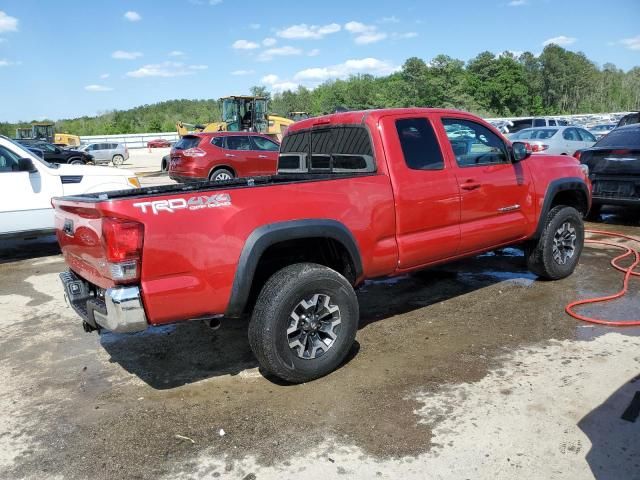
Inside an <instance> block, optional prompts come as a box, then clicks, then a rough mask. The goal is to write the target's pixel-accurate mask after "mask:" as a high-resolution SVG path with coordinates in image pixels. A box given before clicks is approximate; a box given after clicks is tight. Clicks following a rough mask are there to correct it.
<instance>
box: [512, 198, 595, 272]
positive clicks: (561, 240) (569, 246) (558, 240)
mask: <svg viewBox="0 0 640 480" xmlns="http://www.w3.org/2000/svg"><path fill="white" fill-rule="evenodd" d="M545 222H546V223H545V227H544V230H543V231H542V235H540V238H539V239H538V240H537V241H534V242H532V243H530V244H528V245H527V246H526V247H525V257H526V259H527V266H528V267H529V270H531V271H532V272H533V273H535V274H536V275H538V276H539V277H542V278H545V279H547V280H559V279H561V278H565V277H568V276H569V275H571V274H572V273H573V271H574V270H575V268H576V266H577V265H578V261H579V260H580V254H581V253H582V249H583V247H584V223H583V221H582V215H581V214H580V212H578V211H577V210H576V209H575V208H573V207H567V206H564V205H559V206H557V207H554V208H552V209H551V211H550V212H549V213H548V214H547V218H546V220H545Z"/></svg>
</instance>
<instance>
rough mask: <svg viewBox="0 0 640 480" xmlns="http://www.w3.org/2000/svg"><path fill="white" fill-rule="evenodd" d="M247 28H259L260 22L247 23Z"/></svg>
mask: <svg viewBox="0 0 640 480" xmlns="http://www.w3.org/2000/svg"><path fill="white" fill-rule="evenodd" d="M249 28H250V29H251V30H260V24H259V23H251V24H249Z"/></svg>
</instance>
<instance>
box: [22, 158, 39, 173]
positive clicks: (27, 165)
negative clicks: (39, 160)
mask: <svg viewBox="0 0 640 480" xmlns="http://www.w3.org/2000/svg"><path fill="white" fill-rule="evenodd" d="M18 171H19V172H29V173H34V172H37V171H38V169H37V168H36V166H35V165H34V164H33V161H32V160H31V159H30V158H20V159H19V160H18Z"/></svg>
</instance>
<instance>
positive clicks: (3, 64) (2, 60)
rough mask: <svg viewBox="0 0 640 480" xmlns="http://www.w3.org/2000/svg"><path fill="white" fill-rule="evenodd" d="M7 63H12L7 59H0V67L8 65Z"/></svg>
mask: <svg viewBox="0 0 640 480" xmlns="http://www.w3.org/2000/svg"><path fill="white" fill-rule="evenodd" d="M9 65H13V64H12V63H11V62H10V61H9V60H5V59H0V67H8V66H9Z"/></svg>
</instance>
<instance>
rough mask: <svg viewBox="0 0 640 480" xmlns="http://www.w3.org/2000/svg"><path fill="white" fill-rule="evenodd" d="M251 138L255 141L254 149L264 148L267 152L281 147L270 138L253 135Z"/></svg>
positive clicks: (275, 150)
mask: <svg viewBox="0 0 640 480" xmlns="http://www.w3.org/2000/svg"><path fill="white" fill-rule="evenodd" d="M251 140H252V141H253V149H255V150H263V151H267V152H277V151H278V149H279V148H280V145H278V144H277V143H276V142H274V141H273V140H269V139H268V138H264V137H251Z"/></svg>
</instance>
